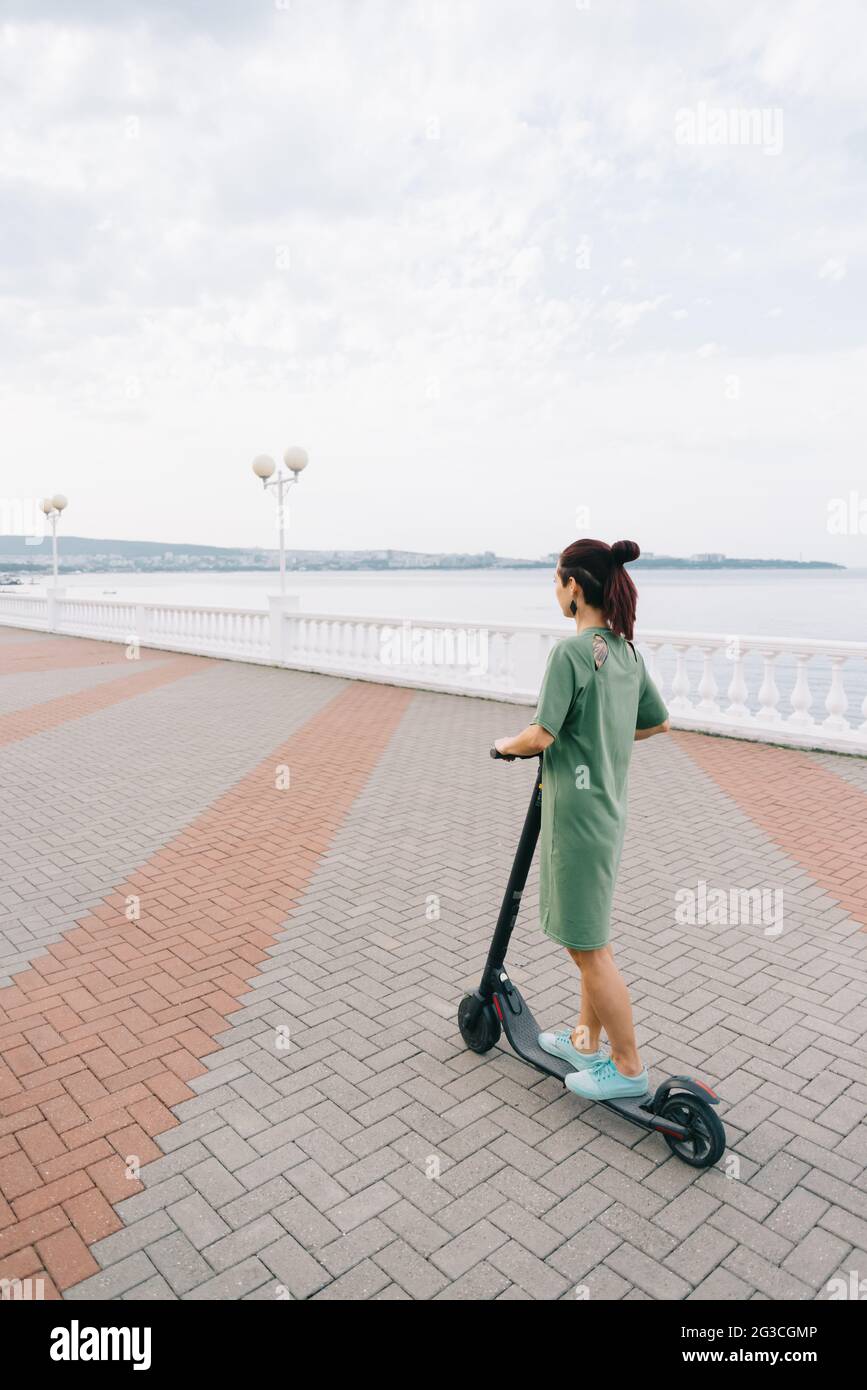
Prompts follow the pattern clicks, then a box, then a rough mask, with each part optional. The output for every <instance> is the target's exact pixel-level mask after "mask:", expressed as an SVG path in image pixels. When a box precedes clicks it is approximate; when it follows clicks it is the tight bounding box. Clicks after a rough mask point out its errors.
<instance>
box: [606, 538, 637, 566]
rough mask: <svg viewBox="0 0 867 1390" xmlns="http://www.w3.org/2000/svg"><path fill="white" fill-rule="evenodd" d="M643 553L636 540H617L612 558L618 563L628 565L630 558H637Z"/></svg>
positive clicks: (612, 548)
mask: <svg viewBox="0 0 867 1390" xmlns="http://www.w3.org/2000/svg"><path fill="white" fill-rule="evenodd" d="M640 554H641V549H640V547H639V546H637V545H636V543H635V541H615V542H614V544H613V545H612V547H611V558H612V560H614V561H616V563H617V564H618V565H628V564H629V561H630V560H637V559H638V557H639V555H640Z"/></svg>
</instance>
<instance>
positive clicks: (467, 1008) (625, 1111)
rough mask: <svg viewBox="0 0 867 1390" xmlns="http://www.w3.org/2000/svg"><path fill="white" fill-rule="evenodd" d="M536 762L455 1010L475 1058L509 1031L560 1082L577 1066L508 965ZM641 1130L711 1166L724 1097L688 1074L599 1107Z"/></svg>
mask: <svg viewBox="0 0 867 1390" xmlns="http://www.w3.org/2000/svg"><path fill="white" fill-rule="evenodd" d="M516 756H517V755H510V754H503V753H498V752H497V750H496V748H492V749H491V757H492V758H500V759H502V760H503V761H504V762H514V761H515V757H516ZM530 756H531V757H538V759H539V767H538V770H537V774H536V779H535V785H534V788H533V795H532V798H531V800H530V805H529V808H528V810H527V816H526V819H525V821H524V828H523V830H522V831H521V838H520V840H519V841H518V849H517V852H516V854H515V861H514V863H513V865H512V872H511V873H510V875H509V882H508V885H507V887H506V895H505V897H504V898H503V905H502V907H501V908H500V915H499V917H498V918H497V925H496V927H495V929H494V936H493V940H492V941H491V947H490V950H489V952H488V959H487V962H486V964H485V968H484V971H483V973H482V980H481V984H480V985H479V988H478V989H477V990H474V992H473V993H472V994H466V995H464V997H463V999H462V1000H461V1004H460V1008H459V1009H458V1027H459V1029H460V1032H461V1037H462V1038H463V1040H464V1042H465V1043H466V1045H467V1047H468V1048H470V1050H471V1051H472V1052H479V1053H485V1052H489V1051H490V1049H491V1048H492V1047H494V1045H495V1044H496V1043H497V1042H498V1041H499V1039H500V1034H501V1031H503V1032H505V1034H506V1037H507V1039H508V1041H509V1042H510V1044H511V1046H512V1048H513V1049H514V1051H515V1052H517V1054H518V1056H519V1057H520V1058H521V1059H522V1060H523V1061H524V1062H529V1063H530V1065H531V1066H533V1067H536V1068H537V1069H538V1070H539V1071H542V1072H546V1073H547V1074H548V1075H549V1076H556V1077H557V1078H558V1080H560V1081H562V1080H564V1078H565V1077H566V1076H568V1075H569V1073H570V1072H573V1071H574V1070H575V1068H574V1067H573V1066H570V1064H569V1063H568V1062H567V1061H565V1060H564V1059H563V1058H561V1057H554V1056H552V1054H551V1053H549V1052H545V1051H544V1050H543V1048H541V1047H540V1046H539V1033H540V1031H541V1030H540V1028H539V1025H538V1023H537V1022H536V1020H535V1018H534V1017H533V1014H532V1012H531V1010H530V1007H529V1005H528V1004H527V1001H526V999H524V997H523V996H522V994H521V992H520V990H519V989H518V988H517V986H516V985H515V984H514V983H513V982H512V981H511V980H510V979H509V975H508V972H507V970H506V966H505V960H506V952H507V951H508V949H509V941H510V940H511V936H512V932H513V931H514V928H515V923H516V921H517V919H518V910H519V908H520V906H521V896H522V894H523V892H524V887H525V885H526V882H527V875H528V874H529V872H530V865H531V863H532V861H533V855H534V854H535V852H536V843H537V841H538V838H539V830H540V828H541V825H542V755H541V754H536V753H533V754H531V755H530ZM594 1104H598V1105H605V1106H607V1107H608V1109H609V1110H613V1111H614V1113H615V1114H617V1115H621V1116H622V1117H623V1119H625V1120H630V1121H631V1122H632V1124H635V1125H640V1126H641V1128H642V1129H647V1130H652V1131H654V1132H655V1133H657V1134H661V1135H662V1137H663V1139H664V1140H665V1142H666V1144H667V1145H668V1147H669V1148H670V1149H671V1151H672V1153H674V1154H676V1155H677V1157H678V1158H681V1159H683V1161H684V1163H688V1164H689V1165H690V1167H692V1168H710V1167H712V1166H713V1165H714V1164H715V1163H718V1162H719V1160H720V1159H721V1158H722V1156H723V1154H724V1153H725V1146H726V1134H725V1129H724V1128H723V1125H722V1123H721V1121H720V1119H719V1117H718V1116H717V1115H716V1114H715V1112H714V1110H713V1109H712V1107H713V1106H715V1105H718V1104H719V1098H718V1096H716V1095H715V1094H714V1092H713V1091H712V1090H711V1089H710V1087H709V1086H706V1085H704V1083H703V1082H701V1081H695V1080H693V1078H692V1077H691V1076H670V1077H669V1078H668V1080H667V1081H663V1082H662V1084H661V1085H659V1086H657V1088H656V1090H655V1091H654V1092H652V1093H651V1092H650V1091H648V1092H647V1094H646V1095H644V1096H635V1097H632V1096H630V1097H628V1098H623V1099H618V1100H604V1101H596V1102H594Z"/></svg>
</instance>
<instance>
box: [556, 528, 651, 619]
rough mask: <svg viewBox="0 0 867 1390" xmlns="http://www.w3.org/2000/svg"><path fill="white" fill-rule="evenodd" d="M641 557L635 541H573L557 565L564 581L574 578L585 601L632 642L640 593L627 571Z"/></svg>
mask: <svg viewBox="0 0 867 1390" xmlns="http://www.w3.org/2000/svg"><path fill="white" fill-rule="evenodd" d="M640 554H641V551H640V549H639V548H638V546H637V545H636V543H635V541H615V542H614V544H613V545H606V543H605V541H591V540H581V541H573V542H572V544H571V545H567V547H566V549H565V550H564V551H562V553H561V555H560V559H559V561H558V564H557V572H558V574H559V575H560V581H561V583H563V584H568V582H569V580H570V579H574V580H575V583H576V584H578V585H580V587H581V589H582V590H583V593H584V599H585V602H586V603H588V604H589V605H590V607H591V608H599V609H601V610H602V612H603V613H604V614H605V621H606V622H607V623H608V626H609V627H610V628H611V630H612V632H618V633H620V635H621V637H626V638H628V639H629V641H631V640H632V635H633V633H634V631H635V609H636V606H637V604H638V591H637V589H636V587H635V585H634V584H633V582H632V579H631V578H630V576H629V575H628V574H627V573H626V570H625V569H624V568H623V566H624V565H627V564H628V563H629V561H630V560H637V559H638V557H639V555H640Z"/></svg>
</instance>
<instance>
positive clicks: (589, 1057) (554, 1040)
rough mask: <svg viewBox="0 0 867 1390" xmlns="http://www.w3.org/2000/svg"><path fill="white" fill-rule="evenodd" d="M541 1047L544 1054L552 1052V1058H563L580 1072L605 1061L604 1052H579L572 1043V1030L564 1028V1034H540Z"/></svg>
mask: <svg viewBox="0 0 867 1390" xmlns="http://www.w3.org/2000/svg"><path fill="white" fill-rule="evenodd" d="M539 1046H540V1047H541V1049H542V1051H543V1052H550V1054H551V1056H552V1057H562V1058H563V1061H564V1062H569V1063H570V1064H571V1065H572V1066H573V1067H576V1068H577V1069H578V1071H584V1070H585V1069H586V1068H587V1067H595V1066H596V1065H597V1063H598V1062H604V1061H605V1053H604V1052H579V1051H578V1049H577V1047H575V1046H574V1045H573V1043H572V1029H571V1028H564V1029H563V1031H562V1033H540V1034H539Z"/></svg>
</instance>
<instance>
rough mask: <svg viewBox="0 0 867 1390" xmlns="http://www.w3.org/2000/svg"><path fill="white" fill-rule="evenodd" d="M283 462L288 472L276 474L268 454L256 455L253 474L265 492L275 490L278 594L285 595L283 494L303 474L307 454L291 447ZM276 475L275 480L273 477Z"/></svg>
mask: <svg viewBox="0 0 867 1390" xmlns="http://www.w3.org/2000/svg"><path fill="white" fill-rule="evenodd" d="M283 462H284V463H285V465H286V467H287V468H288V470H289V472H288V474H287V473H284V472H283V471H282V469H281V471H280V472H277V465H276V463H275V462H274V460H273V459H272V458H271V456H270V454H257V456H256V458H254V460H253V472H254V473H255V474H256V477H257V478H261V479H262V486H263V487H264V488H265V490H266V491H267V489H268V488H271V487H274V488H276V489H277V519H278V522H279V526H280V594H281V596H282V595H284V594H285V593H286V510H285V501H284V494H285V490H286V488H287V487H291V486H292V484H293V483H297V482H298V475H299V474H300V473H303V471H304V469H305V468H306V467H307V464H308V463H309V459H308V457H307V452H306V450H304V449H299V448H298V446H297V445H291V446H290V447H289V448H288V449H287V450H286V451H285V453H284V454H283ZM275 472H276V473H277V476H276V478H275V477H274V474H275Z"/></svg>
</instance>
